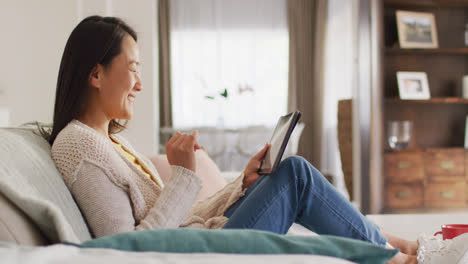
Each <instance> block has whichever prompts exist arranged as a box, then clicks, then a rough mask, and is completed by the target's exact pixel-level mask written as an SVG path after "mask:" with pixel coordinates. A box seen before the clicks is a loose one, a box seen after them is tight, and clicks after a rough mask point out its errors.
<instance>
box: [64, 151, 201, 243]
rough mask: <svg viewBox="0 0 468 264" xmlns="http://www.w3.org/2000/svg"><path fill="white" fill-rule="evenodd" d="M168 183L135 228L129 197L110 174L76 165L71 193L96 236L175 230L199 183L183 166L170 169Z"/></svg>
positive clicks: (190, 203) (191, 203)
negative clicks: (148, 230)
mask: <svg viewBox="0 0 468 264" xmlns="http://www.w3.org/2000/svg"><path fill="white" fill-rule="evenodd" d="M172 173H173V175H172V177H171V180H170V181H169V182H168V183H167V184H166V187H165V188H164V189H163V191H162V192H161V194H160V196H159V198H158V200H157V201H156V202H155V204H154V206H153V207H152V208H151V209H150V211H149V213H148V214H147V216H146V217H145V218H144V219H142V220H141V221H140V223H139V225H136V222H135V218H134V216H133V209H132V203H131V200H130V196H129V194H128V193H127V191H126V190H125V187H124V186H119V185H118V184H116V183H115V182H114V181H112V180H111V178H110V177H108V176H109V175H108V174H109V172H107V171H106V170H105V169H104V168H101V167H99V166H97V165H95V164H93V163H92V162H89V161H86V160H85V161H83V163H82V164H81V165H80V166H79V168H78V171H77V175H76V177H75V179H76V180H75V181H74V183H73V184H72V186H70V187H71V188H70V190H71V192H72V194H73V196H74V198H75V200H76V202H77V203H78V205H79V207H80V209H81V211H82V213H83V215H84V216H85V218H86V220H87V223H88V226H89V228H90V230H91V231H92V233H93V235H94V236H95V237H101V236H105V235H110V234H114V233H121V232H129V231H133V230H144V229H161V228H176V227H178V226H179V225H180V224H181V223H182V221H183V219H184V218H185V217H186V216H187V214H188V212H189V211H190V209H191V207H192V205H193V204H194V202H195V198H196V195H197V194H198V192H199V190H200V188H201V183H200V179H199V178H198V176H196V175H195V174H194V173H193V172H191V171H190V170H187V169H185V168H182V167H178V166H173V167H172Z"/></svg>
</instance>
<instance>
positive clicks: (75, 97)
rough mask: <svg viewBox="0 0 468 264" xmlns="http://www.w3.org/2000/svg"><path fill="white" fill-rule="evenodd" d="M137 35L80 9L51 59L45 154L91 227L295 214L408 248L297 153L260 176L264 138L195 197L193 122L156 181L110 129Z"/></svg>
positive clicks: (129, 85)
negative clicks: (50, 119) (230, 176)
mask: <svg viewBox="0 0 468 264" xmlns="http://www.w3.org/2000/svg"><path fill="white" fill-rule="evenodd" d="M136 40H137V38H136V34H135V33H134V31H133V30H132V29H130V28H129V27H128V26H127V25H126V24H125V23H124V22H123V21H122V20H120V19H118V18H112V17H98V16H93V17H88V18H86V19H84V20H83V21H82V22H81V23H80V24H78V26H77V27H76V28H75V29H74V30H73V32H72V33H71V35H70V37H69V39H68V41H67V45H66V48H65V51H64V54H63V59H62V63H61V65H60V72H59V78H58V84H57V95H56V105H55V112H54V124H53V134H52V137H51V139H50V142H51V143H52V148H51V154H52V158H53V160H54V162H55V165H56V166H57V168H58V170H59V171H60V173H61V175H62V177H63V179H64V182H65V184H66V185H67V187H68V189H69V190H70V192H71V193H72V195H73V198H74V199H75V201H76V202H77V204H78V206H79V208H80V210H81V212H82V213H83V215H84V217H85V219H86V222H87V224H88V226H89V229H90V230H91V233H92V235H93V236H94V237H102V236H107V235H111V234H115V233H123V232H130V231H136V230H150V229H172V228H178V227H191V228H202V229H222V228H226V229H259V230H265V231H270V232H274V233H278V234H285V233H286V232H287V231H288V229H289V228H290V227H291V225H292V224H293V223H295V222H296V223H301V224H302V225H303V226H305V227H307V228H308V229H310V230H313V231H315V232H316V233H318V234H329V235H335V236H342V237H348V238H353V239H358V240H363V241H366V242H369V243H372V244H375V245H378V246H382V247H385V246H386V244H387V239H389V242H391V243H392V241H395V242H398V244H394V245H395V246H400V245H404V246H405V248H404V249H402V250H406V251H405V252H406V253H408V254H414V253H415V249H414V247H411V246H416V245H415V242H409V241H404V240H398V239H394V238H393V237H392V236H388V235H385V234H384V233H383V232H381V231H380V229H379V228H378V227H377V226H376V225H374V224H373V223H371V222H370V221H369V220H367V218H366V217H365V216H363V215H362V214H361V213H360V212H359V211H357V210H356V209H355V208H354V207H353V206H352V205H351V204H350V203H349V201H348V200H346V199H345V198H344V197H343V196H341V195H340V194H339V193H338V192H337V191H336V190H335V189H334V187H333V186H332V185H331V184H330V183H329V182H328V181H327V180H326V179H325V178H324V177H323V175H322V174H320V172H319V171H318V170H317V169H315V168H314V167H313V166H312V165H311V164H310V163H309V162H307V161H306V160H305V159H303V158H301V157H288V158H287V159H285V160H284V161H283V162H281V163H280V165H279V166H278V169H277V170H276V171H275V172H272V173H271V174H268V175H262V176H260V175H259V173H258V170H259V167H260V164H261V163H262V161H263V160H264V157H265V153H266V152H267V150H268V149H269V147H270V146H269V144H266V145H265V146H264V147H263V149H262V150H261V151H260V152H258V153H256V154H255V155H253V157H252V158H251V159H250V161H249V162H248V164H247V165H246V166H245V169H244V171H243V173H241V175H239V177H238V178H237V179H235V180H234V181H232V182H230V183H229V184H227V185H226V186H225V187H224V188H222V189H221V190H220V191H218V192H216V193H215V194H213V195H211V196H210V197H208V198H206V199H202V200H201V201H199V202H196V198H197V194H198V193H199V192H200V190H201V186H202V182H201V177H200V176H199V175H197V173H198V171H197V160H196V155H195V153H196V151H199V149H200V147H199V144H198V138H197V136H198V131H193V132H192V133H189V134H184V133H180V132H176V133H175V135H174V136H172V137H171V139H170V140H169V142H168V143H167V145H166V153H167V160H168V163H169V164H170V165H171V167H170V176H169V177H168V178H169V179H168V180H167V181H165V182H163V181H162V180H161V178H160V177H159V173H158V171H157V170H156V169H155V167H154V166H153V165H152V163H151V162H150V161H148V160H147V159H146V158H145V157H144V156H143V155H141V154H139V153H138V152H137V151H135V150H134V149H133V148H132V146H131V145H130V144H129V143H128V142H127V141H126V140H125V139H124V138H123V137H121V136H119V135H116V130H118V129H121V128H122V126H119V125H118V122H117V121H116V120H118V119H127V120H128V119H131V118H133V105H134V103H135V102H136V101H134V100H135V97H136V96H137V94H138V92H140V91H141V90H142V85H141V80H140V77H139V75H138V64H139V52H138V46H137V44H136ZM406 246H408V247H406ZM400 256H401V257H406V258H411V257H409V256H406V255H401V254H400ZM412 259H415V258H414V257H412Z"/></svg>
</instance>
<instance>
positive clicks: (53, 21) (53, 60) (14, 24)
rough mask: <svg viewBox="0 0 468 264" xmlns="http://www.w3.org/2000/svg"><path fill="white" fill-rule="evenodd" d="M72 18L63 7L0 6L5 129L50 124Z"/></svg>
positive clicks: (22, 2) (15, 0)
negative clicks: (7, 122)
mask: <svg viewBox="0 0 468 264" xmlns="http://www.w3.org/2000/svg"><path fill="white" fill-rule="evenodd" d="M52 7H53V8H52ZM76 17H77V14H76V5H74V4H70V2H68V1H61V0H47V1H27V0H3V1H2V2H1V4H0V32H2V40H1V42H0V57H1V58H2V62H1V63H0V91H2V92H0V107H6V108H8V109H9V112H10V125H19V124H22V123H24V122H28V121H31V120H40V121H43V122H51V121H52V113H53V105H54V99H55V85H56V81H57V73H58V69H59V64H60V59H61V56H62V52H63V48H64V46H65V43H66V40H67V38H68V34H69V33H70V32H71V30H72V29H73V27H74V25H75V23H76Z"/></svg>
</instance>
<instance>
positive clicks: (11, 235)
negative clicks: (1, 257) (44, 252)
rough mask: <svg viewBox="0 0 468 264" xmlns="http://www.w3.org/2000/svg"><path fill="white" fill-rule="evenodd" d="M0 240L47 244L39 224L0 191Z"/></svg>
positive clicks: (36, 244)
mask: <svg viewBox="0 0 468 264" xmlns="http://www.w3.org/2000/svg"><path fill="white" fill-rule="evenodd" d="M0 212H2V214H1V215H0V241H8V242H14V243H16V244H21V245H31V246H39V245H47V244H48V241H47V239H46V238H45V237H44V236H43V235H42V234H41V232H40V230H39V229H38V228H37V226H36V225H35V224H34V223H33V222H32V221H31V219H30V218H29V217H28V216H27V215H25V214H24V213H23V212H22V211H21V210H20V209H19V208H18V207H17V206H16V205H14V204H13V203H11V201H9V200H8V199H7V198H6V197H5V196H3V195H2V194H1V193H0Z"/></svg>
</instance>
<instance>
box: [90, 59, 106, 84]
mask: <svg viewBox="0 0 468 264" xmlns="http://www.w3.org/2000/svg"><path fill="white" fill-rule="evenodd" d="M102 74H103V67H102V65H101V64H98V65H96V66H94V68H93V69H92V70H91V73H90V74H89V84H90V85H91V87H95V88H98V89H100V88H101V82H102V77H103V76H102Z"/></svg>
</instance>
